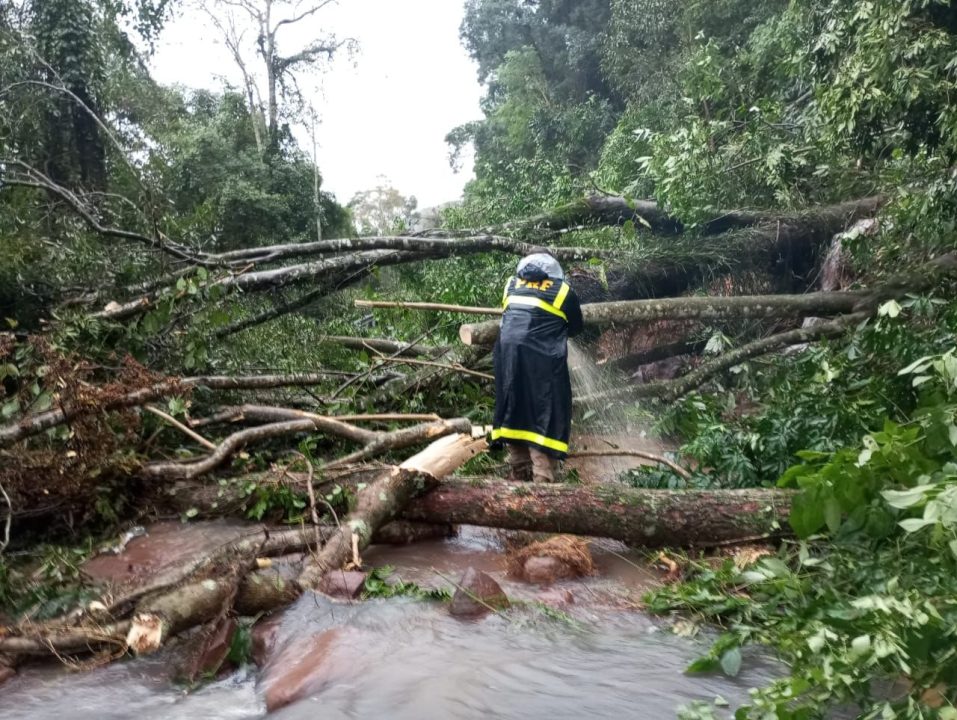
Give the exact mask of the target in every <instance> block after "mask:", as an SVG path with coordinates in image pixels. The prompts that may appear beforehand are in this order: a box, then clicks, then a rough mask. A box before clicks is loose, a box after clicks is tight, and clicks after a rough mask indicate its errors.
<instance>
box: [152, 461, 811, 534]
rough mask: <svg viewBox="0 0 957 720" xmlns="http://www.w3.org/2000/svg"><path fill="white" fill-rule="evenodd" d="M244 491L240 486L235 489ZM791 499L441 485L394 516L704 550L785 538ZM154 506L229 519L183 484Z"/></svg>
mask: <svg viewBox="0 0 957 720" xmlns="http://www.w3.org/2000/svg"><path fill="white" fill-rule="evenodd" d="M381 472H382V471H380V473H381ZM250 477H255V476H250ZM357 481H361V482H370V483H371V482H374V479H370V478H369V477H368V476H367V475H365V474H363V475H362V476H359V477H357V478H353V479H351V480H348V481H344V482H345V483H347V484H349V485H350V486H354V485H355V484H356V483H357ZM244 483H245V479H240V481H239V482H238V483H237V486H241V485H243V484H244ZM367 489H368V488H367ZM792 497H793V492H792V491H790V490H776V489H772V490H768V489H749V490H645V489H636V488H631V487H628V486H627V485H622V484H620V483H612V482H607V483H597V484H584V485H564V484H554V485H549V484H538V483H506V482H505V481H503V480H500V479H497V478H467V479H466V478H463V479H449V480H444V481H442V482H441V483H440V484H439V485H438V486H437V487H435V488H434V489H432V490H430V491H428V492H426V493H424V494H422V495H420V496H418V497H416V498H413V499H412V500H410V501H409V503H408V504H407V505H406V506H405V508H404V509H402V510H399V511H397V512H396V514H395V516H396V517H397V518H398V519H401V520H409V521H415V522H421V523H433V524H437V525H482V526H486V527H500V528H505V529H512V530H530V531H535V532H562V533H571V534H578V535H588V536H594V537H608V538H612V539H615V540H621V541H622V542H624V543H627V544H629V545H632V546H634V547H663V546H673V547H709V546H714V545H722V544H727V543H734V542H740V541H744V540H746V539H748V538H754V537H758V536H764V535H769V534H772V535H773V534H784V533H786V532H788V530H787V527H788V525H787V517H788V513H789V511H790V503H791V498H792ZM159 500H160V501H161V502H164V503H165V504H166V506H168V507H169V508H170V509H171V510H175V511H180V512H181V511H182V510H183V509H184V508H193V509H196V510H198V512H199V514H200V516H203V517H216V516H220V517H221V516H223V515H226V514H229V513H230V512H233V510H231V509H230V508H231V507H232V504H231V502H230V494H229V493H227V495H226V497H225V498H224V497H219V496H217V495H216V493H215V492H211V491H210V490H209V489H208V488H206V487H203V486H200V485H192V486H190V485H187V484H181V485H180V486H179V487H177V488H176V489H175V493H172V492H171V493H170V494H169V495H168V496H167V497H166V498H165V499H162V498H160V499H159ZM344 524H345V523H344Z"/></svg>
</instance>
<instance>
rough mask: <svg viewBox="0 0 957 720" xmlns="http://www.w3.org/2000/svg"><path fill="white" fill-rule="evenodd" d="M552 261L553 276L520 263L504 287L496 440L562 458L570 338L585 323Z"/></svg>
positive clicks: (568, 408)
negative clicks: (516, 271)
mask: <svg viewBox="0 0 957 720" xmlns="http://www.w3.org/2000/svg"><path fill="white" fill-rule="evenodd" d="M531 257H532V258H535V257H538V256H531ZM526 260H528V258H526ZM549 260H550V261H551V264H547V263H545V267H547V268H550V269H552V274H551V275H548V274H546V272H545V271H544V270H543V269H542V268H541V267H540V266H537V265H531V266H528V265H526V266H525V267H523V266H522V264H520V265H519V270H518V275H517V276H516V277H513V278H511V279H510V280H509V281H508V284H507V285H506V286H505V297H504V305H505V315H504V316H503V318H502V329H501V332H500V333H499V337H498V341H497V342H496V343H495V351H494V359H495V418H494V420H493V425H492V440H493V441H499V442H502V441H504V442H507V443H520V444H523V445H528V446H530V447H534V448H536V449H538V450H541V451H542V452H544V453H547V454H548V455H551V456H552V457H556V458H559V459H562V458H564V457H565V456H566V455H567V454H568V436H569V434H570V433H571V417H572V386H571V380H570V378H569V375H568V337H569V336H574V335H577V334H578V333H580V332H581V331H582V327H583V323H582V313H581V306H580V305H579V302H578V297H577V296H576V295H575V291H574V290H572V289H571V286H570V285H569V284H568V283H567V282H566V281H565V280H564V279H562V277H561V276H562V275H564V273H562V271H561V268H560V267H559V266H558V263H557V262H556V261H555V260H554V258H549ZM525 262H526V261H523V263H525ZM555 268H557V271H556V270H555Z"/></svg>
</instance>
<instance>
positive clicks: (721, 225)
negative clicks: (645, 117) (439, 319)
mask: <svg viewBox="0 0 957 720" xmlns="http://www.w3.org/2000/svg"><path fill="white" fill-rule="evenodd" d="M880 204H881V199H880V198H863V199H860V200H854V201H850V202H847V203H841V204H838V205H833V206H826V207H820V208H814V209H813V210H811V211H808V212H806V213H803V214H790V215H787V214H774V213H752V212H738V211H732V212H727V213H722V214H721V215H720V216H719V217H716V218H715V219H714V220H712V221H709V222H705V223H701V224H700V225H699V226H697V230H698V231H699V232H700V233H701V234H704V235H706V236H708V237H710V238H712V242H710V243H708V244H703V243H698V242H696V243H689V244H688V247H686V248H683V249H682V250H681V251H678V252H675V251H674V250H673V249H672V250H669V248H667V247H659V248H654V249H652V250H651V251H642V252H632V253H628V252H627V251H625V252H622V251H620V250H607V249H597V248H596V249H593V248H568V247H565V248H562V247H555V248H553V250H554V252H555V254H556V256H557V257H559V259H565V260H582V259H588V258H592V257H605V258H615V259H623V260H628V259H630V261H631V262H632V263H633V264H635V265H638V266H639V267H636V270H635V272H634V275H635V281H636V282H637V283H639V284H643V285H646V286H648V287H649V288H652V291H651V292H649V293H648V294H650V295H667V294H677V293H678V292H681V291H683V290H684V289H686V288H687V287H689V286H690V285H692V284H694V282H695V281H696V280H698V279H700V277H701V276H702V272H703V271H705V270H712V269H713V268H715V267H729V268H730V267H732V266H733V267H739V266H741V265H744V266H746V267H749V268H754V269H760V270H762V271H766V272H772V273H774V272H775V271H776V270H777V272H778V273H780V272H781V271H782V268H786V269H787V270H788V271H789V272H791V273H792V274H793V273H794V272H795V271H796V272H797V274H798V275H803V274H804V271H806V270H809V269H810V266H812V265H813V259H814V257H815V256H816V252H817V250H818V248H819V247H820V246H821V245H822V244H823V243H824V242H825V241H829V240H830V239H831V237H833V235H834V234H835V233H837V232H840V231H842V230H844V229H845V228H846V227H847V225H848V224H849V223H850V222H853V221H855V220H857V219H859V218H861V217H865V216H868V217H870V216H872V215H873V214H874V212H875V211H876V210H877V208H878V207H879V206H880ZM628 220H631V221H633V222H635V223H637V224H639V225H645V226H647V227H650V228H651V229H652V230H653V231H656V232H659V233H664V234H674V233H680V232H682V231H683V230H684V228H683V226H682V225H681V223H680V222H678V221H676V220H675V219H674V218H671V217H669V216H667V215H666V214H665V213H663V212H662V211H661V210H660V209H659V208H658V206H657V204H656V203H653V202H649V201H630V200H627V199H625V198H607V197H597V198H586V199H584V200H583V201H581V202H580V203H573V204H571V205H569V206H565V207H563V208H559V209H558V210H556V211H553V212H551V213H547V214H545V215H542V216H538V217H534V218H529V219H527V220H524V221H521V222H519V223H513V224H509V225H506V226H503V228H504V229H505V230H506V231H508V232H524V231H529V230H532V229H545V230H550V231H554V230H556V229H565V228H569V227H578V226H588V225H607V224H612V225H615V224H622V223H624V222H626V221H628ZM728 229H732V230H733V231H732V232H730V233H726V234H725V235H720V234H719V233H722V232H724V231H725V230H728ZM309 246H313V244H312V243H302V244H287V245H282V246H274V247H273V248H253V249H248V250H242V251H235V252H237V253H242V254H244V255H245V257H243V258H240V257H238V256H234V258H233V260H235V261H236V262H242V261H245V262H246V263H247V264H248V263H250V262H253V263H254V262H269V261H274V260H278V259H282V258H287V257H293V256H296V255H307V254H309V252H308V251H307V248H308V247H309ZM313 247H314V250H316V249H321V250H322V252H323V253H328V252H332V251H333V250H334V249H336V248H338V249H339V250H340V251H341V250H342V249H345V248H348V249H349V252H348V253H347V254H344V255H335V256H333V257H330V258H326V259H321V260H316V261H314V262H306V263H299V264H295V265H289V266H285V267H278V268H274V269H267V270H253V271H252V272H237V273H235V274H230V275H228V276H226V277H220V278H216V279H211V280H210V281H209V282H207V283H206V287H211V286H213V285H216V286H219V287H223V288H226V289H233V288H235V289H239V290H243V291H265V290H272V289H275V288H279V287H286V286H290V285H298V284H304V283H313V284H315V283H316V282H322V283H324V285H325V286H326V287H325V288H324V289H321V290H314V291H312V292H310V293H309V294H308V295H309V298H308V302H313V301H315V300H317V299H318V298H319V297H321V296H322V295H323V294H328V293H329V292H332V291H333V290H334V289H337V288H339V287H342V286H344V285H346V284H349V283H351V282H356V281H358V280H359V279H361V278H362V277H364V276H365V275H366V274H367V273H368V272H369V271H371V269H372V268H374V267H376V266H385V265H396V264H402V263H411V262H418V261H421V260H429V259H436V258H444V257H453V256H461V255H468V254H473V253H481V252H489V251H506V252H511V253H516V254H519V255H524V254H527V252H528V251H529V250H531V249H532V246H531V245H528V244H527V243H522V242H520V241H516V240H514V239H512V238H507V237H499V236H494V235H489V234H482V233H479V234H476V233H475V232H474V231H472V232H471V233H464V234H463V233H457V234H454V235H452V236H450V234H449V233H445V234H444V236H443V237H434V236H432V237H394V238H361V239H359V240H347V241H321V242H320V243H319V244H317V245H315V246H313ZM366 248H379V249H366ZM629 256H630V258H629ZM204 262H206V263H208V262H209V261H208V260H205V259H204ZM243 269H244V270H248V267H246V268H243ZM331 278H340V279H341V280H340V281H338V282H336V283H331V282H328V281H329V280H330V279H331ZM167 287H169V286H167ZM163 293H164V289H163V288H160V289H157V290H154V291H151V292H148V293H146V294H143V295H141V296H139V297H137V298H134V299H132V300H128V301H125V302H123V303H118V302H111V303H109V304H108V305H107V306H106V307H104V308H103V309H102V310H100V311H99V312H95V313H93V314H92V315H91V317H92V318H95V319H101V320H114V321H119V320H126V319H130V318H133V317H137V316H139V315H141V314H143V313H145V312H148V311H149V310H150V309H151V308H152V307H153V306H154V304H155V302H156V300H157V299H158V298H159V297H161V296H162V295H163ZM294 304H295V306H296V307H298V308H301V307H302V304H301V300H300V301H296V302H295V303H294ZM294 309H295V308H293V309H290V310H288V311H290V312H291V311H293V310H294ZM285 311H286V310H284V311H280V314H281V313H282V312H285ZM275 316H276V315H274V314H272V311H270V312H269V313H266V316H265V319H267V320H268V319H269V318H271V317H275ZM260 321H263V322H264V321H265V320H255V321H253V322H254V323H256V322H260ZM248 326H249V325H248V324H246V323H245V321H243V322H241V323H240V324H238V325H237V328H242V327H248ZM234 331H236V328H231V329H230V330H229V332H234ZM224 332H225V330H224Z"/></svg>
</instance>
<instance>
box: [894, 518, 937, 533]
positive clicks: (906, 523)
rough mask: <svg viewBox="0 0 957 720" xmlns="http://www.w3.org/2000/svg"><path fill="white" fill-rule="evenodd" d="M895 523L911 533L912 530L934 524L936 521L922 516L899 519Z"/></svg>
mask: <svg viewBox="0 0 957 720" xmlns="http://www.w3.org/2000/svg"><path fill="white" fill-rule="evenodd" d="M897 524H898V525H900V526H901V527H902V528H904V530H906V531H907V532H909V533H912V532H917V531H918V530H921V529H923V528H925V527H927V526H928V525H936V524H937V521H936V520H926V519H924V518H908V519H907V520H901V521H900V522H899V523H897Z"/></svg>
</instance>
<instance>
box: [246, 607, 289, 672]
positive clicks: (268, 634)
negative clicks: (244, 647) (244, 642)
mask: <svg viewBox="0 0 957 720" xmlns="http://www.w3.org/2000/svg"><path fill="white" fill-rule="evenodd" d="M281 627H282V616H281V615H273V616H271V617H268V618H266V619H265V620H260V621H259V622H258V623H256V624H255V625H253V629H252V631H251V632H250V644H251V646H252V647H251V649H250V658H251V659H252V661H253V662H254V663H256V664H257V665H258V666H259V667H264V666H265V665H266V663H267V662H268V661H269V658H270V657H271V656H272V653H273V650H274V649H275V648H276V641H277V640H279V629H280V628H281Z"/></svg>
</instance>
